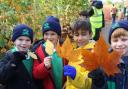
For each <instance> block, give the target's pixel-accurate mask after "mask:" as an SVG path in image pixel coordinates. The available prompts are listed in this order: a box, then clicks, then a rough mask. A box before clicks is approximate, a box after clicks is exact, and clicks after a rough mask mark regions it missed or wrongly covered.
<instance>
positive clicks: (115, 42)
mask: <svg viewBox="0 0 128 89" xmlns="http://www.w3.org/2000/svg"><path fill="white" fill-rule="evenodd" d="M109 43H110V45H111V47H112V49H113V50H114V51H117V52H122V57H121V62H120V64H119V65H118V67H119V69H120V71H121V72H120V73H117V74H115V75H114V76H108V77H106V78H105V79H106V80H105V82H104V83H105V84H102V85H100V86H99V87H97V86H95V87H94V88H93V89H128V70H127V68H128V21H119V22H117V23H115V24H113V25H112V27H111V29H110V32H109ZM96 73H97V72H96V71H95V74H96ZM93 74H94V72H93ZM95 74H94V76H95ZM96 77H98V76H97V75H96V76H95V77H94V78H96ZM94 78H92V79H93V80H95V79H94ZM98 81H99V80H98ZM98 81H97V82H98ZM100 81H103V80H100ZM94 85H96V83H95V84H94Z"/></svg>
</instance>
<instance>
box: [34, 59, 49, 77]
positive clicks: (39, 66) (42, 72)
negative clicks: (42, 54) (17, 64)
mask: <svg viewBox="0 0 128 89" xmlns="http://www.w3.org/2000/svg"><path fill="white" fill-rule="evenodd" d="M50 71H51V69H49V70H48V69H46V68H45V66H44V63H43V62H41V63H39V61H38V60H34V64H33V76H34V78H35V79H43V78H45V77H46V76H48V74H49V72H50Z"/></svg>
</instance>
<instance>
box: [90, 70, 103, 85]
mask: <svg viewBox="0 0 128 89" xmlns="http://www.w3.org/2000/svg"><path fill="white" fill-rule="evenodd" d="M88 77H89V78H92V82H93V83H94V84H95V85H96V86H97V87H102V85H103V84H104V83H105V79H104V77H105V76H104V73H103V71H102V70H101V69H100V68H98V69H96V70H93V71H91V72H90V73H89V74H88Z"/></svg>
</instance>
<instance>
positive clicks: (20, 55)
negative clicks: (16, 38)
mask: <svg viewBox="0 0 128 89" xmlns="http://www.w3.org/2000/svg"><path fill="white" fill-rule="evenodd" d="M26 54H27V53H26V52H21V51H16V52H13V55H14V60H17V61H22V60H24V59H26V57H25V55H26Z"/></svg>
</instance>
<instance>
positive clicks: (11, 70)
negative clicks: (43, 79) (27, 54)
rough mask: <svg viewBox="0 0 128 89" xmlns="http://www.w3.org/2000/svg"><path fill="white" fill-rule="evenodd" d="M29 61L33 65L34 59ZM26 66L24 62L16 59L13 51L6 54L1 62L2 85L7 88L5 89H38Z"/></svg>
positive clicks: (0, 76)
mask: <svg viewBox="0 0 128 89" xmlns="http://www.w3.org/2000/svg"><path fill="white" fill-rule="evenodd" d="M29 60H31V63H33V60H32V59H29ZM13 65H16V66H13ZM31 65H33V64H31ZM26 66H27V65H26ZM26 66H25V64H24V63H23V61H17V60H16V59H14V55H13V54H12V51H8V52H7V53H6V55H5V57H4V58H3V59H2V60H1V61H0V83H2V84H4V85H5V86H6V88H5V89H37V88H36V86H35V83H34V81H33V78H32V73H31V74H30V73H29V72H28V70H27V68H26ZM31 69H32V68H31ZM31 69H30V70H31Z"/></svg>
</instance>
